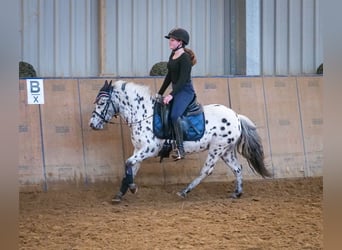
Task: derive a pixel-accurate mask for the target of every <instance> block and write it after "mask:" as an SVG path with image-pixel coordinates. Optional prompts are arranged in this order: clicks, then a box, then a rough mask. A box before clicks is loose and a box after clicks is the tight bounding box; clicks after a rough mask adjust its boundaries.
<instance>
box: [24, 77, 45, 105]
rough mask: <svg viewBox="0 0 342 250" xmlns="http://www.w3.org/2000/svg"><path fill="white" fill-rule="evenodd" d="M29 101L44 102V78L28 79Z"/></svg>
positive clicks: (30, 102) (32, 102)
mask: <svg viewBox="0 0 342 250" xmlns="http://www.w3.org/2000/svg"><path fill="white" fill-rule="evenodd" d="M26 85H27V103H28V104H44V85H43V79H27V80H26Z"/></svg>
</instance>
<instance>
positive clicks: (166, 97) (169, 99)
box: [164, 95, 173, 104]
mask: <svg viewBox="0 0 342 250" xmlns="http://www.w3.org/2000/svg"><path fill="white" fill-rule="evenodd" d="M172 98H173V96H172V95H167V96H165V97H164V104H169V102H170V101H171V100H172Z"/></svg>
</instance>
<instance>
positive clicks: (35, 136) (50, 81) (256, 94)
mask: <svg viewBox="0 0 342 250" xmlns="http://www.w3.org/2000/svg"><path fill="white" fill-rule="evenodd" d="M41 79H42V82H40V83H39V84H40V85H39V90H40V91H44V103H43V104H36V105H32V104H28V102H27V100H28V95H29V93H28V92H29V90H30V88H29V87H28V86H31V91H32V81H33V80H32V79H30V78H27V79H24V78H21V79H20V81H19V94H20V100H19V101H20V106H19V107H20V118H19V139H20V143H19V152H20V156H19V166H18V168H19V169H18V172H19V186H20V195H19V198H20V199H19V206H20V207H19V211H20V214H19V249H35V250H37V249H44V250H45V249H125V250H128V249H139V250H142V249H146V250H147V249H323V216H322V201H323V178H322V175H323V128H322V127H323V107H322V104H323V86H322V76H317V75H312V76H293V77H291V76H290V77H289V76H286V77H280V76H279V77H194V78H193V83H194V87H195V90H196V93H197V99H198V101H199V102H200V103H201V104H202V105H206V104H211V103H218V104H223V105H226V106H227V107H230V108H231V109H233V110H234V111H236V112H237V113H239V114H243V115H245V116H247V117H249V118H250V119H251V120H252V121H253V122H254V123H255V124H256V126H257V131H258V133H259V135H260V136H261V139H262V143H263V147H264V153H265V163H266V168H267V169H268V170H269V171H270V172H271V173H272V175H273V177H272V178H266V179H263V178H261V177H260V176H259V175H257V174H255V173H254V172H253V170H251V168H250V167H249V166H248V163H247V162H246V161H245V160H244V158H242V157H240V156H239V157H240V158H239V160H240V162H241V164H242V165H243V178H244V186H243V187H244V190H243V195H242V196H241V197H240V198H237V199H232V198H230V194H231V193H232V192H234V187H235V186H234V185H235V183H234V182H235V178H234V174H233V173H232V171H231V170H230V169H227V168H226V166H225V164H224V163H223V162H222V161H219V162H218V163H217V164H216V168H215V169H214V171H213V173H212V174H211V175H210V176H208V177H207V178H206V179H205V180H204V181H203V182H202V183H200V184H199V185H198V186H197V187H196V188H195V189H193V190H192V191H191V192H190V193H189V194H188V195H187V197H186V198H180V197H179V196H177V194H176V193H177V192H178V191H180V190H181V189H183V188H184V187H186V186H187V185H188V184H189V183H190V182H191V181H192V180H193V179H194V178H196V177H197V176H198V174H199V171H200V169H201V168H202V165H203V163H204V161H205V159H206V156H207V152H202V153H196V154H191V155H186V159H184V160H181V161H177V162H174V161H173V160H172V159H171V158H164V160H163V161H162V162H161V163H160V162H159V158H149V159H147V160H145V161H144V162H143V163H142V164H141V168H140V170H139V172H138V174H137V176H136V178H135V183H136V184H137V185H138V187H139V190H138V192H137V193H136V194H132V193H130V192H127V194H126V195H125V196H124V197H123V200H122V201H121V203H118V204H113V203H112V198H113V196H114V195H115V194H116V193H117V192H118V190H119V188H120V185H121V179H122V177H123V175H124V165H125V160H126V159H127V158H128V157H130V155H131V154H132V152H133V147H132V145H131V142H130V130H129V126H128V125H127V124H126V123H125V121H123V120H122V119H121V118H120V117H117V118H115V119H113V120H112V122H113V124H106V127H105V129H103V130H100V131H95V130H92V129H91V128H90V127H89V124H88V123H89V119H90V117H91V114H92V111H93V109H94V100H95V97H96V95H97V93H98V91H99V89H100V88H101V87H102V85H103V84H104V82H105V80H113V81H115V80H118V79H119V78H109V77H107V78H104V77H94V78H45V79H44V78H41ZM124 80H127V81H132V82H135V83H139V84H143V85H147V86H149V87H150V90H151V94H155V93H156V92H157V90H158V89H159V87H160V85H161V84H162V81H163V78H162V77H144V78H125V79H124ZM42 83H43V85H42ZM30 84H31V85H30ZM34 84H37V83H34ZM34 86H35V87H36V90H37V89H38V85H34ZM31 94H32V93H31ZM33 101H34V100H33Z"/></svg>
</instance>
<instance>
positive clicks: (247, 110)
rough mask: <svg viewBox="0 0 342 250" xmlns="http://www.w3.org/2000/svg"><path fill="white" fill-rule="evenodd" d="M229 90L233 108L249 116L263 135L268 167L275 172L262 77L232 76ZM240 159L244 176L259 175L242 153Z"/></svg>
mask: <svg viewBox="0 0 342 250" xmlns="http://www.w3.org/2000/svg"><path fill="white" fill-rule="evenodd" d="M229 90H230V100H231V106H232V109H233V110H234V111H235V112H237V113H239V114H242V115H245V116H247V117H248V118H249V119H251V120H252V121H253V122H254V124H255V125H256V126H257V131H258V133H259V135H260V137H261V140H262V144H263V148H264V154H265V163H266V165H267V166H266V167H267V169H268V170H269V171H270V172H273V169H272V164H271V158H270V145H269V135H268V126H267V118H266V107H265V96H264V89H263V82H262V78H260V77H238V78H230V79H229ZM239 159H240V160H241V163H242V165H243V169H244V170H243V172H244V178H246V179H247V178H251V179H255V178H257V177H258V176H259V175H257V174H255V173H254V172H253V171H252V170H251V169H250V168H249V166H248V163H247V161H246V160H245V159H244V158H243V157H242V156H241V155H239Z"/></svg>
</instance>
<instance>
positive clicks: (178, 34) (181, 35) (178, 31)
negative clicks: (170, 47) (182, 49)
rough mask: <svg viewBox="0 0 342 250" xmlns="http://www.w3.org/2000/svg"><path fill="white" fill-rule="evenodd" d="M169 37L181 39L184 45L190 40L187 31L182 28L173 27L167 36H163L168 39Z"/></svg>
mask: <svg viewBox="0 0 342 250" xmlns="http://www.w3.org/2000/svg"><path fill="white" fill-rule="evenodd" d="M171 37H172V38H174V39H177V40H181V41H183V43H184V45H187V44H188V43H189V40H190V36H189V33H188V32H187V31H186V30H185V29H182V28H174V29H172V30H171V31H170V32H169V34H168V35H167V36H165V38H167V39H170V38H171Z"/></svg>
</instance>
